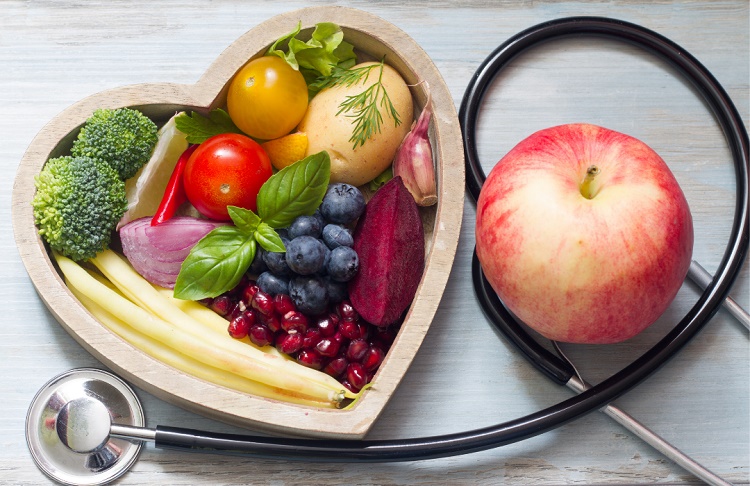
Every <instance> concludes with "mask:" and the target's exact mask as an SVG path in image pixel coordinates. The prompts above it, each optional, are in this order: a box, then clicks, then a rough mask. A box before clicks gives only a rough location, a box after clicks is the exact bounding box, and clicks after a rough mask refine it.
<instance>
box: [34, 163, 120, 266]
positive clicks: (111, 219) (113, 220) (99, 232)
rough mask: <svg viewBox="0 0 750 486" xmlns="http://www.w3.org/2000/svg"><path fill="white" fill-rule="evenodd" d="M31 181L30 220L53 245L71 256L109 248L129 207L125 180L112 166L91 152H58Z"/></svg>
mask: <svg viewBox="0 0 750 486" xmlns="http://www.w3.org/2000/svg"><path fill="white" fill-rule="evenodd" d="M34 182H35V185H36V189H37V191H36V194H35V195H34V198H33V199H32V201H31V204H32V206H33V209H34V221H35V223H36V225H37V227H38V228H39V234H40V235H41V236H42V238H44V240H45V241H47V243H49V246H50V247H51V248H52V249H54V250H57V251H58V252H60V253H62V254H63V255H65V256H67V257H69V258H71V259H73V260H75V261H82V260H88V259H89V258H92V257H94V256H95V255H96V254H97V253H99V252H101V251H103V250H105V249H107V247H108V246H109V242H110V239H111V237H112V232H113V230H114V229H115V227H116V226H117V223H118V221H120V218H121V217H122V215H123V214H124V213H125V211H126V209H127V207H128V200H127V198H126V197H125V183H124V182H123V181H122V179H120V177H119V176H118V175H117V172H116V171H115V170H114V169H113V168H112V167H110V166H109V165H108V164H107V163H106V162H104V161H102V160H99V159H93V158H90V157H69V156H65V157H59V158H56V159H50V160H49V161H47V164H46V165H45V166H44V168H43V169H42V171H41V172H40V173H39V175H37V176H36V178H35V181H34Z"/></svg>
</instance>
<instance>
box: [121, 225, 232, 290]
mask: <svg viewBox="0 0 750 486" xmlns="http://www.w3.org/2000/svg"><path fill="white" fill-rule="evenodd" d="M226 224H227V223H223V222H219V221H210V220H206V219H198V218H193V217H190V216H175V217H173V218H170V219H169V220H167V221H165V222H163V223H160V224H158V225H156V226H151V217H144V218H139V219H136V220H135V221H131V222H130V223H128V224H126V225H125V226H123V227H122V228H120V241H121V242H122V251H123V253H124V254H125V257H126V258H127V259H128V261H129V262H130V264H131V265H133V268H134V269H135V271H136V272H138V273H139V274H140V275H141V276H143V278H145V279H146V280H148V281H149V282H151V283H152V284H155V285H159V286H161V287H165V288H169V289H172V288H174V284H175V281H176V280H177V275H178V274H179V273H180V267H181V266H182V262H183V261H184V260H185V258H187V256H188V254H189V253H190V250H191V248H193V246H195V244H196V243H198V241H199V240H200V239H201V238H203V237H204V236H206V235H207V234H208V233H209V232H210V231H211V230H213V229H214V228H217V227H219V226H223V225H226Z"/></svg>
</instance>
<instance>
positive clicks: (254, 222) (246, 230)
mask: <svg viewBox="0 0 750 486" xmlns="http://www.w3.org/2000/svg"><path fill="white" fill-rule="evenodd" d="M227 211H228V212H229V217H230V218H232V222H233V223H234V225H235V226H236V227H237V229H238V230H240V232H242V234H244V235H246V236H248V237H249V236H252V235H253V234H254V233H255V231H256V230H257V229H258V226H259V225H260V224H262V223H261V221H260V217H258V215H257V214H255V213H254V212H252V211H250V210H249V209H245V208H240V207H238V206H227Z"/></svg>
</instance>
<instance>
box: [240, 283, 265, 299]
mask: <svg viewBox="0 0 750 486" xmlns="http://www.w3.org/2000/svg"><path fill="white" fill-rule="evenodd" d="M241 288H242V292H241V293H240V298H241V299H242V300H243V301H245V302H252V300H253V297H255V294H257V293H258V291H259V290H260V287H258V284H256V283H255V281H251V282H249V283H248V284H247V285H245V286H244V287H241Z"/></svg>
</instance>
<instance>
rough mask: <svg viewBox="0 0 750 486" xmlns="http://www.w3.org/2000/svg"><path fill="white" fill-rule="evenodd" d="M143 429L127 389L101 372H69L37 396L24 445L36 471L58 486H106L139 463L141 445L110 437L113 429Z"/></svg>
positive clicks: (133, 397)
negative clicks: (103, 485) (120, 427)
mask: <svg viewBox="0 0 750 486" xmlns="http://www.w3.org/2000/svg"><path fill="white" fill-rule="evenodd" d="M115 423H116V424H120V425H127V426H136V427H143V426H144V425H145V419H144V414H143V409H142V408H141V405H140V402H139V401H138V397H137V396H136V394H135V392H134V391H133V389H132V388H130V386H128V385H127V384H126V383H125V382H124V381H122V380H121V379H120V378H118V377H116V376H115V375H113V374H111V373H108V372H106V371H103V370H98V369H94V368H84V369H77V370H71V371H69V372H66V373H63V374H61V375H59V376H57V377H55V378H54V379H52V380H50V381H49V382H48V383H47V384H46V385H44V387H42V389H41V390H39V392H38V393H37V394H36V396H35V397H34V400H32V403H31V406H30V407H29V411H28V415H27V417H26V441H27V443H28V446H29V451H31V455H32V457H33V459H34V461H35V462H36V464H37V466H38V467H39V469H40V470H42V471H43V472H44V473H45V474H46V475H47V476H49V477H50V478H51V479H54V480H55V481H57V482H59V483H62V484H78V485H94V484H105V483H108V482H110V481H113V480H114V479H116V478H118V477H120V476H121V475H123V474H124V473H125V472H126V471H127V470H128V469H129V468H130V466H132V464H133V463H134V462H135V461H136V460H137V459H138V455H139V454H140V452H141V448H142V447H143V442H131V441H128V440H124V439H117V438H113V437H110V429H111V426H112V424H115Z"/></svg>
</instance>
